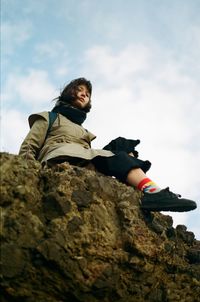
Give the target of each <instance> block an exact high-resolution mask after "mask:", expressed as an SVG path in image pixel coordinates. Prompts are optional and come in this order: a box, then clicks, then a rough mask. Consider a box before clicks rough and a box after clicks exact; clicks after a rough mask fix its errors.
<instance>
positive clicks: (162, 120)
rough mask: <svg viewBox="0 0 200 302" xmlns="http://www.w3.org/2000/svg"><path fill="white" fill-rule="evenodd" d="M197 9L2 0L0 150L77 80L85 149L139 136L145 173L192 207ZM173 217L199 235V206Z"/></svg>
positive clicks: (11, 148)
mask: <svg viewBox="0 0 200 302" xmlns="http://www.w3.org/2000/svg"><path fill="white" fill-rule="evenodd" d="M199 12H200V1H199V0H190V1H188V0H162V1H161V0H106V1H105V0H101V1H99V0H76V1H75V0H73V1H70V0H43V1H41V0H40V1H38V0H1V27H2V34H1V40H2V41H1V42H2V43H1V74H2V77H1V87H2V89H1V90H2V102H1V117H2V119H1V151H7V152H10V153H14V154H16V153H17V152H18V150H19V147H20V144H21V142H22V140H23V138H24V137H25V135H26V133H27V131H28V124H27V117H28V115H29V114H31V113H33V112H40V111H43V110H51V108H52V106H53V103H52V101H51V100H52V99H53V98H55V97H56V96H58V94H59V92H60V90H61V89H62V88H63V87H64V85H65V84H66V83H68V82H69V81H70V80H72V79H74V78H76V77H80V76H84V77H86V78H88V79H90V80H91V82H92V84H93V95H92V103H93V109H92V111H91V113H90V114H89V115H88V119H87V121H86V122H85V124H84V126H85V127H86V128H88V129H89V130H90V131H91V132H93V133H95V134H96V135H97V139H96V142H94V144H93V147H94V148H102V147H103V146H104V145H105V144H107V143H108V142H109V141H110V140H111V139H113V138H115V137H118V136H125V137H127V138H133V139H137V138H139V139H140V140H141V144H140V145H139V147H138V151H139V153H140V157H141V158H143V159H149V160H150V161H151V162H152V168H151V170H150V172H149V174H148V176H149V177H151V178H153V180H155V181H156V182H157V183H158V185H160V186H161V187H166V186H169V187H170V188H171V190H173V191H175V192H178V193H181V194H182V195H183V196H184V197H187V198H191V199H194V200H197V201H198V200H199V201H200V180H199V173H198V170H199V168H200V165H199V161H200V142H199V141H200V140H199V137H200V124H199V114H200V101H199V100H200V92H199V83H200V59H199V53H200V18H199ZM170 215H172V214H171V213H170ZM172 216H173V220H174V225H176V224H185V225H186V226H187V227H188V230H190V231H193V232H194V233H195V234H196V237H197V238H199V239H200V204H199V208H198V209H197V210H196V211H192V212H189V213H174V214H173V215H172Z"/></svg>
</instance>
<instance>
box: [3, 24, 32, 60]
mask: <svg viewBox="0 0 200 302" xmlns="http://www.w3.org/2000/svg"><path fill="white" fill-rule="evenodd" d="M1 33H2V35H1V40H2V51H3V53H2V55H4V56H6V57H7V56H8V55H11V54H13V53H14V52H15V51H16V47H21V46H22V45H23V44H24V43H25V42H26V41H27V40H29V39H30V37H31V33H32V25H31V23H30V22H29V21H27V20H24V21H18V22H9V21H6V22H3V23H2V24H1Z"/></svg>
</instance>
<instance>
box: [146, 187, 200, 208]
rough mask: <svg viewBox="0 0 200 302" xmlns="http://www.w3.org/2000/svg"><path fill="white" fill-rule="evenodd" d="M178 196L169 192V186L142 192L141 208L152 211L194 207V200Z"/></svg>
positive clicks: (195, 205)
mask: <svg viewBox="0 0 200 302" xmlns="http://www.w3.org/2000/svg"><path fill="white" fill-rule="evenodd" d="M180 197H181V196H180V195H177V194H174V193H172V192H170V191H169V188H166V189H163V190H161V191H159V192H157V193H152V194H150V193H144V195H143V197H142V199H141V208H142V209H143V210H148V211H154V212H160V211H172V212H187V211H191V210H194V209H196V207H197V204H196V202H195V201H193V200H189V199H185V198H180Z"/></svg>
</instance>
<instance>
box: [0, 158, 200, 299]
mask: <svg viewBox="0 0 200 302" xmlns="http://www.w3.org/2000/svg"><path fill="white" fill-rule="evenodd" d="M140 197H141V193H140V192H138V191H136V190H134V189H133V188H131V187H128V186H126V185H124V184H121V183H120V182H118V181H117V180H116V179H114V178H111V177H105V176H103V175H101V174H99V173H96V172H95V171H92V170H88V169H86V168H80V167H75V166H70V165H69V164H66V163H65V164H60V165H57V166H55V167H54V168H52V169H49V168H45V167H44V168H42V167H41V165H40V164H39V163H38V162H34V161H29V162H27V161H24V160H23V159H22V158H20V157H19V156H16V155H10V154H2V155H1V260H2V268H1V299H2V300H1V301H3V302H7V301H20V302H23V301H26V302H65V301H67V302H68V301H69V302H97V301H102V302H103V301H104V302H115V301H119V302H132V301H133V302H134V301H137V302H140V301H141V302H142V301H155V302H163V301H173V302H176V301H179V302H180V301H181V302H184V301H185V302H186V301H187V302H190V301H191V302H194V301H200V298H199V297H200V242H199V241H197V240H195V238H194V234H193V233H192V232H189V231H187V229H186V227H185V226H183V225H179V226H177V227H176V229H174V228H173V226H172V223H173V222H172V218H171V217H170V216H165V215H162V214H160V213H154V214H153V213H145V212H142V211H141V210H140V207H139V202H140Z"/></svg>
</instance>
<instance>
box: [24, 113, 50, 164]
mask: <svg viewBox="0 0 200 302" xmlns="http://www.w3.org/2000/svg"><path fill="white" fill-rule="evenodd" d="M47 129H48V121H47V120H46V119H44V118H43V117H41V116H40V117H39V118H38V119H37V120H35V122H34V123H33V125H32V127H31V129H30V131H29V133H28V134H27V136H26V138H25V139H24V141H23V143H22V145H21V147H20V150H19V155H21V156H23V157H24V158H25V159H28V160H31V159H32V160H36V159H37V157H38V155H39V152H40V149H41V148H42V146H43V144H44V141H45V138H46V133H47Z"/></svg>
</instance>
